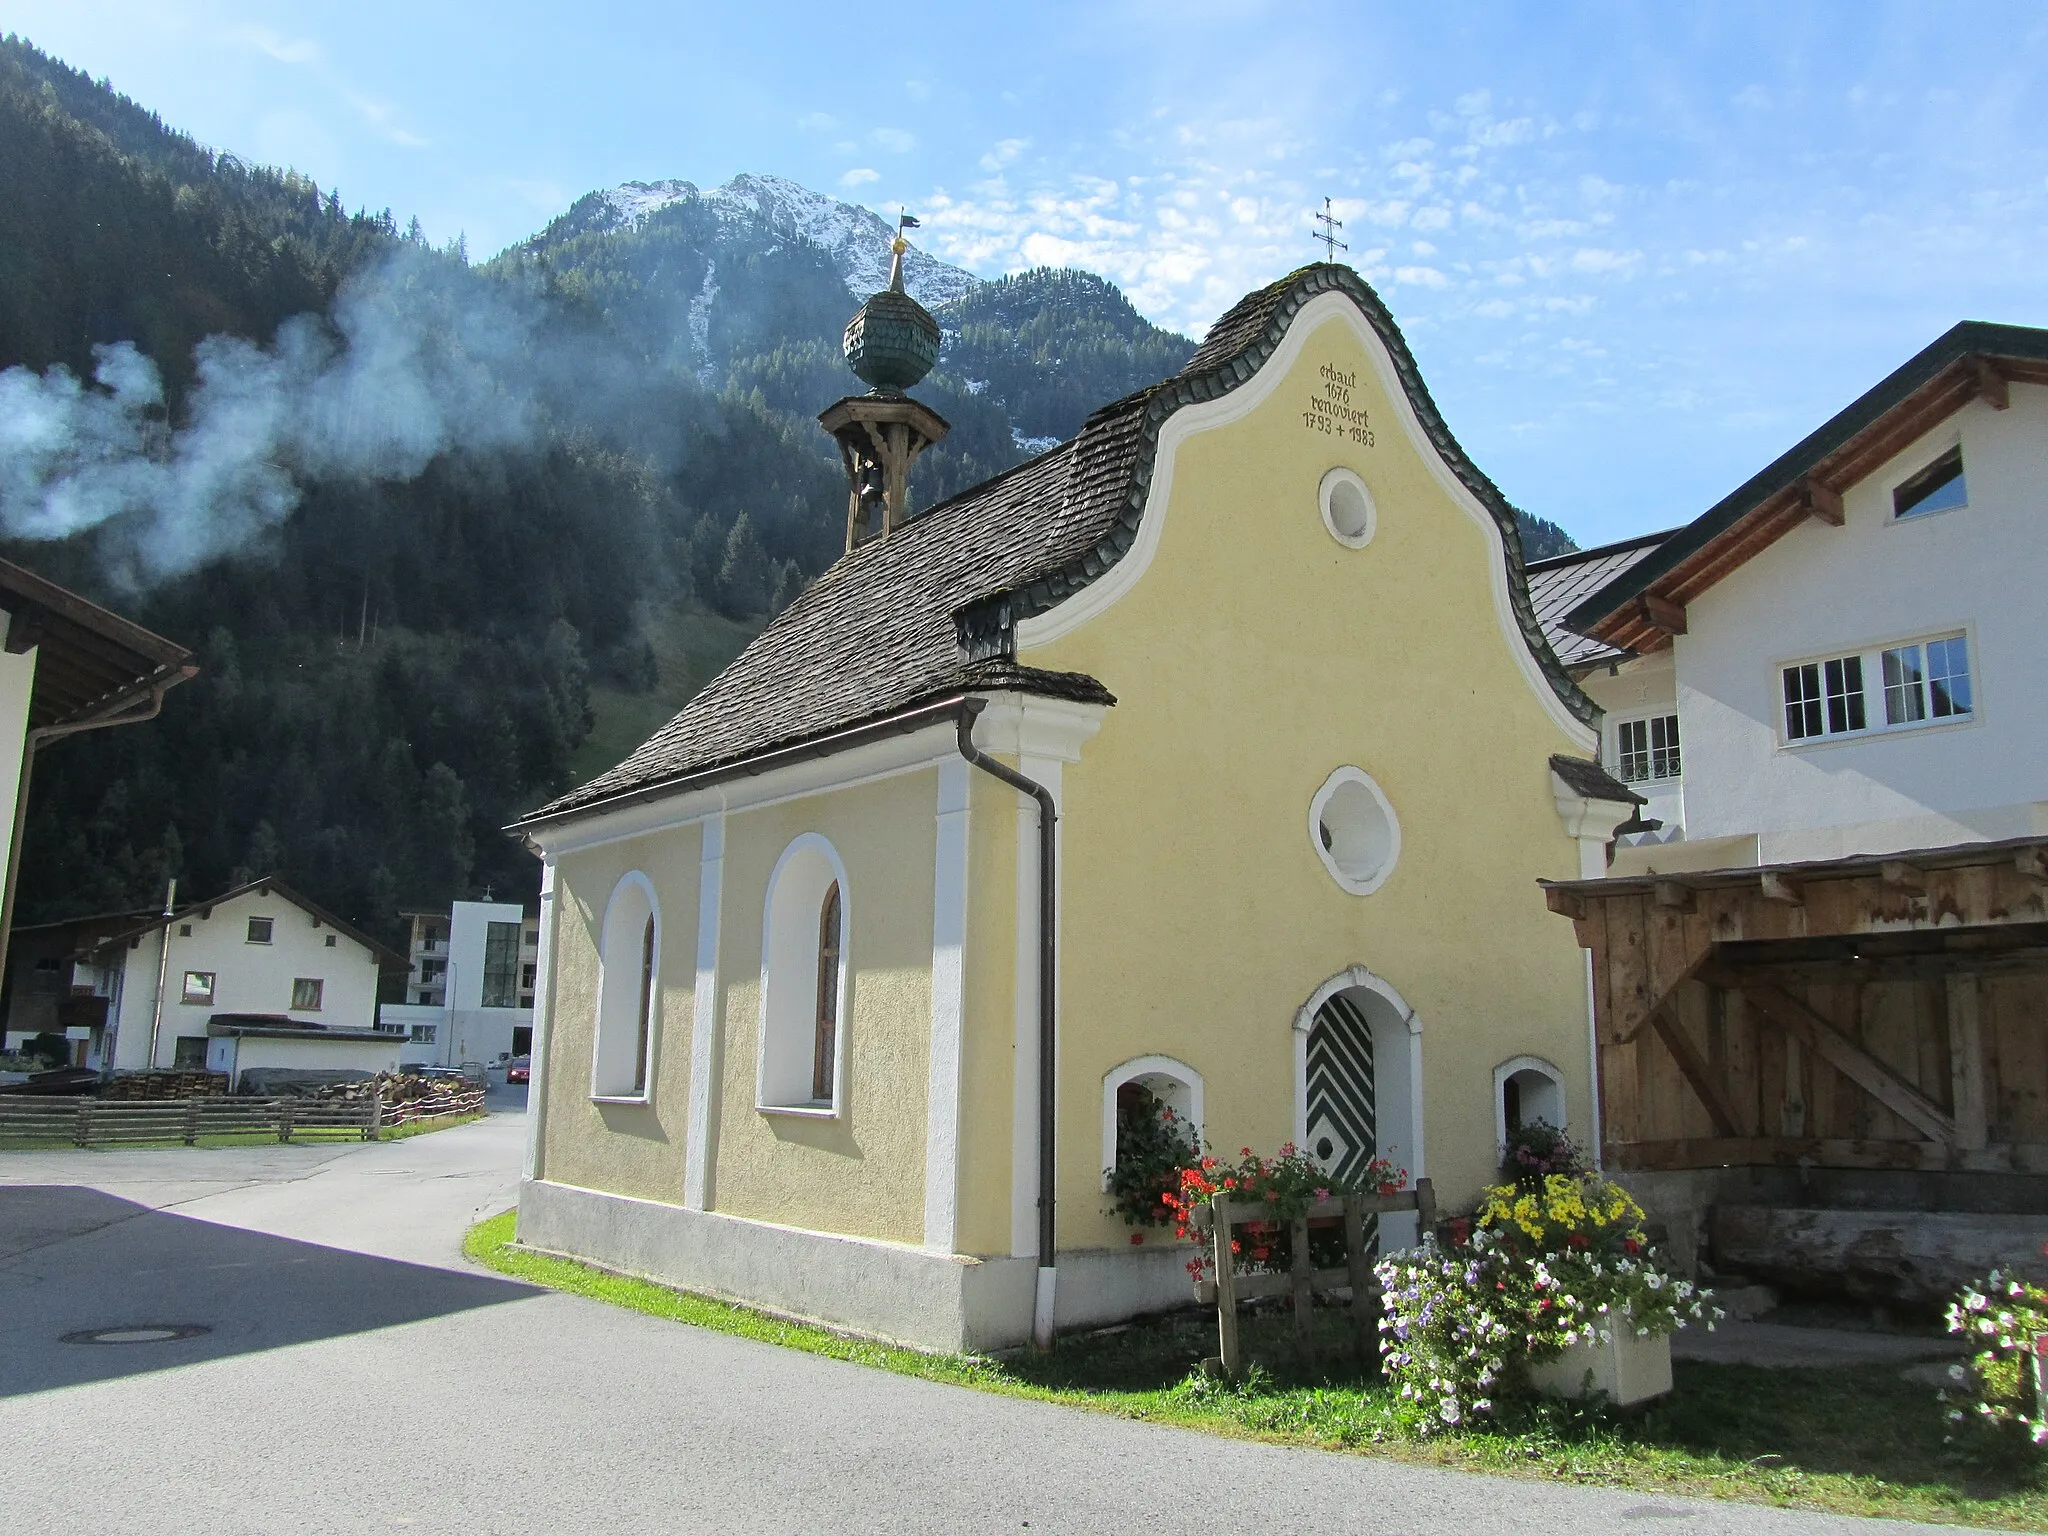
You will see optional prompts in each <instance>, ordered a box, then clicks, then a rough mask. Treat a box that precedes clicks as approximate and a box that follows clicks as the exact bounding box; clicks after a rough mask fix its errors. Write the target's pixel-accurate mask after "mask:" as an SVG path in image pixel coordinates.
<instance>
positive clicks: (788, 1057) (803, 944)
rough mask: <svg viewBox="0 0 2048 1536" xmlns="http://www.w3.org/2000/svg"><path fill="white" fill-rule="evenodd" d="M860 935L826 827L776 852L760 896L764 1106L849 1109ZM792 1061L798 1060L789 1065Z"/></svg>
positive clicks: (832, 1116)
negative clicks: (824, 967)
mask: <svg viewBox="0 0 2048 1536" xmlns="http://www.w3.org/2000/svg"><path fill="white" fill-rule="evenodd" d="M834 881H836V882H837V883H838V886H839V978H838V980H839V995H838V997H837V999H836V1000H835V1003H834V1007H835V1009H836V1012H835V1013H834V1014H833V1019H834V1024H833V1034H832V1097H831V1099H830V1100H829V1101H820V1100H818V1099H814V1098H812V1097H811V1095H810V1093H809V1091H808V1085H809V1084H810V1081H811V1074H812V1064H813V1062H814V1060H815V1056H814V1053H815V1051H816V1048H817V1028H818V920H819V917H820V915H821V914H822V912H823V910H824V902H825V893H826V892H827V891H828V890H830V889H831V887H832V884H833V882H834ZM778 897H779V898H780V900H779V901H778V899H777V898H778ZM853 938H854V927H853V884H852V882H851V881H849V880H848V879H847V877H846V861H845V860H844V859H842V858H840V856H839V850H838V849H837V848H835V847H833V846H832V840H831V839H830V838H828V837H826V836H824V834H822V833H819V832H803V833H799V834H798V835H797V836H796V837H795V838H793V839H791V841H790V844H789V846H788V847H787V848H784V849H783V850H782V854H781V856H780V857H779V858H777V859H776V861H775V870H774V873H772V874H771V875H770V876H769V877H768V893H767V895H766V897H765V898H764V899H763V901H762V903H761V1008H760V1017H759V1026H758V1028H757V1029H756V1030H755V1033H754V1109H755V1111H756V1112H757V1113H759V1114H763V1115H795V1116H797V1117H799V1118H809V1119H813V1120H836V1119H838V1118H840V1116H841V1115H842V1114H843V1113H844V1112H845V1107H846V1074H847V1063H848V1060H849V1058H850V1056H851V1054H852V1053H851V1052H850V1051H849V1050H848V1049H847V1042H848V1039H849V1036H850V1034H851V1026H852V1023H853V1015H852V1009H851V1002H852V997H853ZM793 1061H794V1062H796V1063H797V1064H798V1066H797V1067H792V1066H791V1065H790V1063H791V1062H793ZM798 1067H800V1068H801V1070H800V1071H799V1070H798ZM799 1082H801V1084H802V1085H804V1091H802V1092H797V1091H794V1090H787V1091H786V1089H785V1085H786V1084H796V1083H799Z"/></svg>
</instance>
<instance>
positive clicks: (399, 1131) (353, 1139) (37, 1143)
mask: <svg viewBox="0 0 2048 1536" xmlns="http://www.w3.org/2000/svg"><path fill="white" fill-rule="evenodd" d="M482 1118H483V1116H482V1115H448V1116H445V1117H443V1118H439V1119H434V1120H415V1121H413V1122H412V1123H411V1124H410V1125H396V1126H386V1127H385V1128H384V1130H383V1131H382V1132H380V1133H379V1134H378V1137H377V1139H378V1140H379V1141H404V1140H405V1139H406V1138H407V1137H410V1136H427V1135H431V1134H432V1133H433V1132H435V1131H445V1130H449V1129H451V1128H453V1127H455V1126H458V1125H467V1124H469V1123H470V1121H472V1120H481V1119H482ZM362 1139H363V1133H362V1130H361V1128H360V1127H358V1126H352V1125H331V1126H330V1125H312V1126H299V1127H297V1128H295V1129H294V1130H293V1131H292V1139H291V1140H290V1141H289V1142H280V1141H279V1140H278V1139H277V1132H275V1131H237V1132H235V1133H234V1134H232V1135H225V1136H201V1137H200V1138H199V1139H198V1140H197V1141H195V1142H190V1143H188V1142H186V1141H185V1139H184V1138H183V1137H181V1136H170V1137H166V1138H164V1139H162V1140H159V1141H123V1142H117V1143H114V1144H111V1145H110V1144H108V1143H106V1142H100V1143H98V1144H96V1145H94V1146H90V1147H77V1146H73V1145H72V1143H71V1141H70V1140H69V1138H68V1137H63V1138H60V1137H55V1136H46V1137H34V1138H30V1137H21V1136H15V1137H0V1152H80V1151H84V1152H129V1151H147V1150H150V1149H152V1148H159V1147H184V1146H187V1145H190V1146H193V1147H277V1146H293V1147H299V1146H306V1145H309V1144H312V1143H315V1142H317V1143H321V1144H334V1143H340V1144H351V1143H358V1142H361V1141H362Z"/></svg>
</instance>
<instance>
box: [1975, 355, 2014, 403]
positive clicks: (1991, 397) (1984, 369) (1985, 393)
mask: <svg viewBox="0 0 2048 1536" xmlns="http://www.w3.org/2000/svg"><path fill="white" fill-rule="evenodd" d="M1969 366H1970V376H1971V377H1972V378H1974V379H1975V380H1976V381H1977V398H1978V399H1980V400H1982V401H1983V402H1984V403H1985V404H1986V405H1988V406H1990V407H1991V409H1993V410H1994V411H2002V410H2005V409H2006V408H2007V407H2009V406H2010V405H2011V404H2012V391H2011V390H2010V389H2008V388H2007V387H2006V383H2005V375H2004V374H2002V373H2000V372H1999V371H1998V365H1997V364H1996V363H1994V362H1992V361H1991V359H1990V358H1988V357H1973V358H1970V359H1969Z"/></svg>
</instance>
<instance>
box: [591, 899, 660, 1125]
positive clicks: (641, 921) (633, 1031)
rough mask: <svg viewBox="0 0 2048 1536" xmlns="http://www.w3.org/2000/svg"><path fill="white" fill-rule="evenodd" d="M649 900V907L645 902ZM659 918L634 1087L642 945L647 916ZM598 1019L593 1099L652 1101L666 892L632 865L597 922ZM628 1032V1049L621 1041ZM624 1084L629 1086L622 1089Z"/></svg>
mask: <svg viewBox="0 0 2048 1536" xmlns="http://www.w3.org/2000/svg"><path fill="white" fill-rule="evenodd" d="M634 897H638V898H641V899H642V900H644V903H645V907H644V911H643V909H642V906H641V902H640V901H636V900H634V899H633V898H634ZM648 917H652V918H653V919H654V967H653V970H654V975H653V976H652V977H651V978H650V979H649V982H648V988H647V996H646V999H645V1006H646V1009H647V1056H646V1060H645V1061H644V1062H642V1063H641V1064H640V1066H641V1071H640V1087H639V1089H638V1090H637V1091H636V1090H635V1089H634V1088H633V1087H632V1086H631V1084H632V1078H633V1073H632V1070H631V1068H632V1066H633V1065H634V1052H635V1049H636V1047H637V1041H636V1040H635V1038H634V1037H635V1036H637V1035H638V1034H639V1032H640V1008H641V1006H642V998H641V994H640V976H641V972H642V969H643V967H644V965H645V956H644V954H643V952H642V947H641V946H642V944H643V943H644V941H645V938H646V932H647V926H646V919H647V918H648ZM597 933H598V950H597V1020H596V1024H595V1027H594V1028H593V1029H592V1030H591V1042H590V1099H591V1102H592V1103H594V1104H648V1103H651V1102H653V1099H654V1068H655V1062H656V1061H657V1059H658V1058H659V1057H660V1054H661V897H660V895H659V894H658V893H657V892H656V890H655V888H654V882H653V881H652V880H650V879H649V878H648V877H647V876H646V874H645V873H643V872H642V871H640V870H637V869H629V870H627V871H626V872H625V873H624V874H623V875H621V876H619V878H618V881H617V883H616V884H614V885H613V886H612V893H611V896H610V898H609V899H608V900H607V901H606V902H605V905H604V920H603V922H602V923H600V924H599V926H598V930H597ZM622 1037H623V1039H624V1041H625V1045H624V1047H623V1051H622V1048H621V1045H620V1040H621V1038H622ZM621 1083H623V1084H625V1085H626V1086H625V1087H623V1088H621V1087H620V1086H619V1085H620V1084H621Z"/></svg>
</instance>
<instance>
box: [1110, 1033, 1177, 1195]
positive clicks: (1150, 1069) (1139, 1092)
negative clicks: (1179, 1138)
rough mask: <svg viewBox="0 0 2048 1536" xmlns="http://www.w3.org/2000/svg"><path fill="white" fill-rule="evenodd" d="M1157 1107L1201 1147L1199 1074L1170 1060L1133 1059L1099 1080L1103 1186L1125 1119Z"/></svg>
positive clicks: (1168, 1057) (1114, 1068) (1168, 1058)
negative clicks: (1170, 1116)
mask: <svg viewBox="0 0 2048 1536" xmlns="http://www.w3.org/2000/svg"><path fill="white" fill-rule="evenodd" d="M1158 1107H1164V1108H1166V1109H1169V1110H1171V1111H1173V1115H1174V1118H1175V1119H1176V1120H1178V1121H1179V1122H1180V1124H1181V1126H1182V1127H1183V1128H1184V1129H1185V1130H1186V1131H1187V1133H1188V1134H1189V1135H1190V1136H1191V1137H1192V1138H1193V1139H1194V1140H1195V1142H1196V1143H1197V1145H1199V1144H1200V1141H1201V1136H1202V1074H1201V1073H1199V1072H1197V1071H1196V1070H1195V1069H1194V1068H1193V1067H1191V1066H1189V1065H1188V1064H1187V1063H1186V1062H1184V1061H1176V1060H1174V1058H1173V1057H1171V1056H1135V1057H1133V1058H1132V1059H1131V1060H1129V1061H1127V1062H1124V1063H1123V1064H1122V1065H1121V1066H1115V1067H1111V1068H1110V1069H1109V1071H1108V1072H1106V1073H1104V1074H1103V1078H1102V1169H1103V1172H1102V1186H1103V1188H1105V1189H1107V1188H1108V1187H1109V1170H1110V1169H1112V1168H1114V1167H1115V1166H1116V1148H1117V1140H1118V1131H1119V1129H1120V1127H1121V1125H1122V1122H1123V1119H1124V1116H1125V1115H1127V1114H1129V1113H1131V1112H1133V1111H1137V1110H1143V1111H1145V1112H1153V1111H1154V1110H1155V1109H1156V1108H1158Z"/></svg>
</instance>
